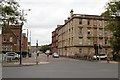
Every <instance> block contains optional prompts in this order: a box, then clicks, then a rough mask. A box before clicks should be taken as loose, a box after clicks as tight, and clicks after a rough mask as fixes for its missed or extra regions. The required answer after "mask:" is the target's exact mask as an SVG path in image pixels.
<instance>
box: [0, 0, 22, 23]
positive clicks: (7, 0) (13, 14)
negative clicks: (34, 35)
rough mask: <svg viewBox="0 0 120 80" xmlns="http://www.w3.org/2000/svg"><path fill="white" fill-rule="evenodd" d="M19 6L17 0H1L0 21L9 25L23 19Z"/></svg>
mask: <svg viewBox="0 0 120 80" xmlns="http://www.w3.org/2000/svg"><path fill="white" fill-rule="evenodd" d="M19 7H20V6H19V4H18V2H17V1H15V0H2V1H1V2H0V22H1V23H2V24H3V23H7V24H8V25H9V24H16V23H19V22H20V21H24V19H23V15H21V12H20V10H19Z"/></svg>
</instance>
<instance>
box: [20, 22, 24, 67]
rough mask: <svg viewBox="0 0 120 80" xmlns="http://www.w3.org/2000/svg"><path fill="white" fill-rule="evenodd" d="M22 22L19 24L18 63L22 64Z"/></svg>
mask: <svg viewBox="0 0 120 80" xmlns="http://www.w3.org/2000/svg"><path fill="white" fill-rule="evenodd" d="M23 24H24V23H23V22H22V23H21V25H20V27H21V28H20V65H22V26H23Z"/></svg>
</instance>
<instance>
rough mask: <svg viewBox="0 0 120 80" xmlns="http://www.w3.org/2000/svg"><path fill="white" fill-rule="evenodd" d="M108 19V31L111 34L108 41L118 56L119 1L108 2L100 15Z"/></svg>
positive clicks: (119, 36) (119, 29)
mask: <svg viewBox="0 0 120 80" xmlns="http://www.w3.org/2000/svg"><path fill="white" fill-rule="evenodd" d="M102 16H105V17H106V18H107V19H108V25H107V27H108V30H110V31H111V32H112V33H113V37H112V39H111V41H110V43H111V46H112V48H113V52H116V53H117V54H119V51H120V0H112V1H110V2H108V4H107V6H106V11H105V12H104V13H102Z"/></svg>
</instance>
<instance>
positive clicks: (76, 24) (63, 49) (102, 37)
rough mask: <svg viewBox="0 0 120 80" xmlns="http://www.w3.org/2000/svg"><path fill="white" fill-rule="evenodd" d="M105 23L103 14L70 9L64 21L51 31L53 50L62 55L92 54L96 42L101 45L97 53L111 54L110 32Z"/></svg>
mask: <svg viewBox="0 0 120 80" xmlns="http://www.w3.org/2000/svg"><path fill="white" fill-rule="evenodd" d="M107 23H108V22H107V19H106V18H105V17H103V16H99V15H86V14H73V10H71V11H70V17H68V19H67V20H65V23H64V24H63V25H59V26H57V28H56V29H55V31H53V32H52V50H53V52H57V53H59V54H60V55H62V56H74V55H79V56H88V55H94V54H95V49H94V45H95V44H96V45H97V46H99V47H102V48H101V49H98V53H105V54H111V51H112V50H111V48H110V42H109V40H110V38H111V36H112V33H111V32H110V31H108V30H107V29H106V26H107ZM110 57H112V56H111V55H110Z"/></svg>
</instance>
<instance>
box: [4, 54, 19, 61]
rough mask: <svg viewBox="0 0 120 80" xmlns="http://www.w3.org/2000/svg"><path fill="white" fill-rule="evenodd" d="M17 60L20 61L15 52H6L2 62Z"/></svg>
mask: <svg viewBox="0 0 120 80" xmlns="http://www.w3.org/2000/svg"><path fill="white" fill-rule="evenodd" d="M16 59H17V60H19V59H20V55H19V54H17V53H15V52H6V54H5V55H4V60H16Z"/></svg>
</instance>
